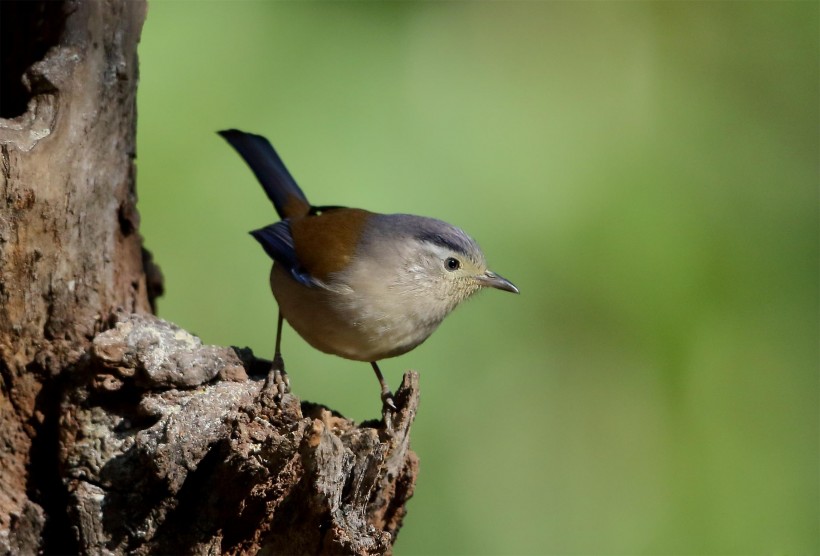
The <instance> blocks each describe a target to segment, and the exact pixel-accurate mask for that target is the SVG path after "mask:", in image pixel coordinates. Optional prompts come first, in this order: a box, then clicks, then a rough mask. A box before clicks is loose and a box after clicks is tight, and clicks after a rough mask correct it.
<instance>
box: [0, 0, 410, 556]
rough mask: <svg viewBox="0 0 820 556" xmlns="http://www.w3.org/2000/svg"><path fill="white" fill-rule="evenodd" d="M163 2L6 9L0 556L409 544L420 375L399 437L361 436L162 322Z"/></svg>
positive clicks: (238, 354)
mask: <svg viewBox="0 0 820 556" xmlns="http://www.w3.org/2000/svg"><path fill="white" fill-rule="evenodd" d="M145 9H146V5H145V2H144V0H74V1H66V2H52V1H30V2H5V1H4V2H0V25H1V26H2V29H0V35H2V41H3V43H2V57H3V59H2V68H0V71H2V85H1V86H0V116H1V117H0V158H1V160H0V463H2V473H0V553H13V554H34V553H37V552H44V553H74V552H79V553H86V554H98V553H114V554H125V553H129V554H130V553H142V554H148V553H157V552H162V553H198V554H205V553H207V554H220V553H253V552H259V551H261V552H264V553H268V554H276V553H288V554H293V553H350V554H376V553H387V552H390V549H391V546H392V543H393V542H394V540H395V537H396V535H397V533H398V530H399V528H400V526H401V521H402V517H403V516H404V512H405V502H406V501H407V500H408V499H409V497H410V496H411V495H412V491H413V485H414V483H415V478H416V474H417V460H416V457H415V455H414V454H413V452H412V451H411V450H410V448H409V433H410V426H411V424H412V421H413V418H414V416H415V412H416V408H417V404H418V377H417V375H415V374H414V373H409V374H408V375H406V376H405V380H404V382H403V384H402V387H401V388H400V389H399V391H397V395H396V402H397V405H398V407H399V409H398V412H397V413H396V416H395V417H394V422H393V429H392V431H388V430H386V429H385V428H384V427H383V425H382V424H380V423H365V424H362V425H359V426H356V425H355V424H354V423H352V422H351V421H348V420H347V419H344V418H343V417H341V416H340V415H339V414H337V413H335V412H332V411H329V410H327V409H326V408H323V407H321V406H318V405H315V404H310V403H307V402H301V403H300V402H299V400H298V399H297V398H296V397H295V396H292V395H290V394H286V395H284V396H278V395H274V394H275V393H274V392H272V391H270V389H267V388H265V387H264V380H262V378H261V377H260V374H261V375H264V374H265V372H266V370H267V366H268V365H269V363H268V362H266V361H264V360H259V359H256V358H254V357H253V354H252V353H250V351H249V350H239V349H236V348H222V347H217V346H203V345H202V344H201V342H199V340H198V339H197V338H196V337H194V336H192V335H190V334H188V333H187V332H185V331H184V330H181V329H179V328H177V327H175V326H174V325H172V324H170V323H167V322H165V321H162V320H160V319H157V318H156V317H154V316H153V315H152V314H151V313H152V305H153V300H154V298H155V297H156V296H157V295H159V294H160V293H161V290H162V281H161V275H160V274H159V270H158V269H157V267H156V266H154V265H153V263H152V262H151V257H150V254H148V252H147V251H145V250H144V249H143V248H142V239H141V237H140V235H139V233H138V229H139V216H138V213H137V210H136V194H135V169H134V156H135V129H136V128H135V125H136V111H135V98H136V82H137V56H136V46H137V42H138V40H139V34H140V30H141V28H142V23H143V21H144V18H145ZM21 77H22V80H21ZM20 83H22V86H19V84H20ZM249 375H251V376H253V377H256V378H250V379H249V378H248V376H249Z"/></svg>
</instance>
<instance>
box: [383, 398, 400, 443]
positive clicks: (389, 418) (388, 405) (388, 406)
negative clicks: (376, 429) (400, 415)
mask: <svg viewBox="0 0 820 556" xmlns="http://www.w3.org/2000/svg"><path fill="white" fill-rule="evenodd" d="M396 411H398V409H397V408H396V402H395V401H394V400H393V393H392V392H391V391H390V390H385V391H383V392H382V420H383V421H384V429H385V431H387V432H388V433H392V432H393V414H394V413H395V412H396Z"/></svg>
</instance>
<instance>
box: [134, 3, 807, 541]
mask: <svg viewBox="0 0 820 556" xmlns="http://www.w3.org/2000/svg"><path fill="white" fill-rule="evenodd" d="M818 6H819V5H818V3H816V2H656V3H646V2H628V3H626V2H625V3H601V2H595V3H569V2H556V3H550V2H475V3H468V2H443V3H434V2H397V3H382V2H351V3H316V2H313V3H296V2H293V3H290V2H275V3H266V2H227V1H224V2H199V3H192V2H162V1H155V2H151V5H150V9H149V15H148V19H147V22H146V25H145V29H144V33H143V38H142V43H141V45H140V58H141V70H140V73H141V82H140V90H139V151H138V165H139V166H138V167H139V196H140V205H139V206H140V211H141V214H142V231H143V234H144V235H145V238H146V242H147V246H148V247H149V249H151V250H152V251H153V253H154V255H155V258H156V260H157V261H158V262H159V264H160V265H161V266H162V269H163V271H164V273H165V279H166V289H167V293H166V296H165V297H164V298H163V299H161V300H160V303H159V312H160V315H161V316H163V317H165V318H167V319H170V320H172V321H174V322H176V323H178V324H180V325H182V326H184V327H186V328H188V329H190V330H193V331H195V332H198V333H199V334H200V335H201V336H202V338H203V339H204V340H205V341H206V342H209V343H216V344H232V345H240V346H244V345H248V346H250V347H252V348H253V349H254V351H255V352H256V353H258V354H259V355H261V356H265V357H270V355H271V352H272V349H273V337H274V331H275V328H274V325H275V318H276V307H275V303H274V301H273V299H272V297H271V296H270V294H269V291H268V286H267V276H268V270H269V260H268V258H267V257H266V256H265V254H264V252H263V251H262V250H261V248H260V247H259V246H258V245H257V244H256V243H255V242H254V241H253V239H252V238H251V237H250V236H248V235H247V231H248V230H251V229H254V228H257V227H260V226H263V225H266V224H268V223H270V222H273V221H274V220H275V219H276V217H275V214H274V212H273V210H272V208H271V207H270V205H269V204H268V203H267V200H266V199H265V197H264V195H263V193H262V190H261V189H260V188H259V186H258V185H257V184H256V183H255V182H254V179H253V177H252V175H251V173H250V172H249V171H248V169H247V168H246V167H245V166H244V165H243V163H242V162H241V160H240V159H239V157H238V156H236V154H235V153H234V152H232V151H231V149H229V148H228V146H227V145H226V144H224V142H223V141H222V140H221V139H220V138H218V137H217V136H216V134H215V133H214V132H215V131H216V130H219V129H223V128H229V127H237V128H240V129H244V130H247V131H254V132H258V133H262V134H264V135H266V136H268V137H269V138H270V139H271V141H272V142H273V143H274V145H276V147H277V149H278V150H279V151H280V153H281V154H282V157H283V158H284V160H285V161H286V163H287V164H288V166H289V168H290V169H291V171H292V172H293V174H294V175H295V176H296V178H297V180H298V181H299V182H300V184H301V185H302V187H303V189H304V190H305V191H306V192H307V194H308V196H309V197H310V198H311V200H312V201H313V202H314V203H316V204H343V205H348V206H360V207H365V208H369V209H371V210H375V211H380V212H409V213H416V214H423V215H427V216H434V217H438V218H442V219H444V220H447V221H449V222H452V223H454V224H457V225H459V226H461V227H463V228H464V229H465V230H467V231H468V232H469V233H471V234H472V235H473V236H474V237H475V238H476V239H477V240H478V241H479V242H480V243H481V244H482V246H483V247H484V250H485V252H486V254H487V257H488V259H489V260H490V262H491V265H492V267H493V269H495V270H496V271H498V272H500V273H501V274H503V275H504V276H507V277H509V278H510V279H512V280H513V281H514V282H515V283H516V284H517V285H518V286H519V287H520V289H521V291H522V294H521V296H518V297H516V296H512V295H509V294H504V293H500V292H495V291H493V292H488V293H485V294H482V295H481V296H480V297H479V299H477V300H475V301H472V302H470V303H469V304H468V305H467V306H465V307H463V308H460V309H459V310H458V311H456V313H455V314H454V315H452V316H451V317H450V318H449V319H448V321H447V322H445V323H444V325H443V326H442V327H441V329H440V330H439V331H438V332H437V333H436V334H434V335H433V337H432V338H431V339H430V341H429V342H427V343H426V344H425V345H423V346H421V347H420V348H419V349H417V350H416V351H413V352H411V353H410V354H407V355H405V356H403V357H401V358H399V359H394V360H388V361H385V362H384V364H383V365H382V369H383V370H384V371H385V374H386V375H387V377H388V380H389V382H390V383H391V384H392V385H393V386H394V387H395V386H397V385H398V383H399V381H400V377H401V373H402V371H403V370H405V369H407V368H415V369H418V370H419V371H420V372H421V379H422V380H421V384H422V394H423V399H422V406H421V411H420V413H419V416H418V421H417V424H416V427H415V429H414V437H413V446H414V448H415V449H416V451H417V452H418V453H419V455H420V457H421V465H422V467H421V470H422V472H421V478H420V481H419V483H418V486H417V492H416V496H415V498H414V499H413V500H412V501H411V503H410V507H409V515H408V517H407V519H406V521H405V528H404V529H403V530H402V533H401V535H400V536H399V539H398V542H397V546H396V553H397V554H399V555H401V554H753V553H757V554H761V553H768V554H808V553H818V552H820V538H819V535H820V533H818V519H819V517H818V516H820V508H818V504H819V502H818V500H820V495H819V494H820V493H819V485H818V470H819V469H820V462H819V461H818V460H819V457H818V451H819V447H818V439H820V431H819V430H818V395H819V394H820V392H819V391H818V338H820V333H819V332H820V331H818V306H819V303H820V301H819V299H818V238H819V237H820V230H819V229H818V207H820V204H818V165H819V158H818V157H819V156H820V155H819V154H818V153H820V141H819V140H818V122H819V121H820V114H819V113H818V106H820V103H819V101H820V91H818V84H819V83H820V75H819V73H818V68H819V67H820V59H818V57H819V55H818V53H819V52H820V44H818V29H820V27H819V26H818V18H819V14H818V11H819V8H818ZM284 353H285V359H286V361H287V363H288V368H289V370H290V372H291V378H292V382H293V386H294V389H295V393H296V394H297V395H299V396H301V397H302V398H304V399H309V400H312V401H316V402H321V403H324V404H327V405H329V406H331V407H333V408H336V409H338V410H341V411H342V412H343V413H345V414H346V415H348V416H350V417H353V418H355V419H358V420H362V419H366V418H371V417H375V416H377V415H378V410H379V403H380V402H379V396H378V386H377V383H376V380H375V379H374V377H373V376H372V372H371V370H370V367H369V366H368V365H364V364H361V363H355V362H350V361H345V360H341V359H338V358H333V357H329V356H326V355H323V354H321V353H317V352H315V351H313V350H311V349H310V348H309V347H308V346H307V345H306V344H305V343H304V342H303V341H302V340H301V339H299V338H298V337H297V336H296V335H295V333H293V332H292V331H291V330H286V335H285V339H284Z"/></svg>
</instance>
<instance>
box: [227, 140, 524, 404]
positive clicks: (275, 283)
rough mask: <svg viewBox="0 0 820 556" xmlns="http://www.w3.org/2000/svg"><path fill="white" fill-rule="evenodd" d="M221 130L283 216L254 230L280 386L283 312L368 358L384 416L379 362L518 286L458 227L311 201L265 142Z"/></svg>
mask: <svg viewBox="0 0 820 556" xmlns="http://www.w3.org/2000/svg"><path fill="white" fill-rule="evenodd" d="M219 134H220V135H221V136H222V137H223V138H224V139H225V140H226V141H228V143H230V144H231V146H233V148H234V149H236V150H237V152H239V154H240V155H241V156H242V158H243V159H244V160H245V162H246V163H247V164H248V166H250V168H251V170H253V173H254V174H255V175H256V178H257V179H258V180H259V182H260V183H261V184H262V187H263V188H264V190H265V193H267V195H268V198H269V199H270V200H271V201H272V202H273V206H274V207H275V208H276V212H277V213H279V216H280V217H281V218H282V220H280V221H279V222H277V223H275V224H271V225H270V226H266V227H264V228H260V229H258V230H254V231H252V232H251V234H252V235H253V237H254V238H256V240H257V241H258V242H259V243H261V244H262V247H263V248H264V249H265V251H266V252H267V254H268V255H270V257H271V258H272V259H273V261H274V264H273V268H272V269H271V274H270V286H271V290H272V291H273V296H274V297H275V298H276V302H277V303H278V304H279V322H278V326H277V331H276V351H275V355H274V359H273V366H272V369H271V378H272V380H273V381H274V383H275V384H276V387H277V388H278V389H279V391H280V392H281V393H284V392H285V391H287V390H288V389H289V383H288V379H287V375H286V374H285V365H284V361H283V360H282V353H281V339H282V319H285V320H287V321H288V323H289V324H290V325H291V326H292V327H293V329H294V330H296V332H298V333H299V335H300V336H302V338H304V339H305V341H307V342H308V343H309V344H310V345H311V346H313V347H314V348H316V349H318V350H320V351H323V352H325V353H330V354H333V355H338V356H339V357H344V358H346V359H353V360H355V361H367V362H369V363H370V364H371V365H372V366H373V370H374V371H375V372H376V376H377V377H378V379H379V384H380V386H381V397H382V402H383V404H384V411H385V414H387V412H388V411H389V408H395V405H394V403H393V399H392V393H391V392H390V389H389V388H388V386H387V383H386V382H385V380H384V377H383V376H382V373H381V371H380V370H379V366H378V365H377V361H380V360H382V359H386V358H388V357H395V356H396V355H401V354H403V353H407V352H408V351H410V350H411V349H413V348H414V347H416V346H418V345H419V344H421V343H422V342H423V341H424V340H426V339H427V338H428V337H429V336H430V334H432V333H433V331H434V330H435V329H436V328H437V327H438V325H439V324H440V323H441V321H442V320H443V319H444V317H446V316H447V315H448V314H449V313H450V311H452V310H453V309H455V307H456V306H457V305H458V304H459V303H461V302H462V301H464V300H465V299H467V298H468V297H470V296H471V295H473V294H474V293H476V292H477V291H478V290H480V289H481V288H484V287H492V288H497V289H500V290H504V291H508V292H513V293H518V288H516V287H515V286H514V285H513V284H512V282H510V281H509V280H507V279H505V278H502V277H501V276H499V275H498V274H495V273H494V272H491V271H490V270H488V269H487V263H486V261H485V259H484V254H483V253H482V251H481V248H479V246H478V244H476V242H475V241H473V239H472V238H471V237H470V236H468V235H467V234H466V233H464V232H463V231H462V230H461V229H459V228H456V227H455V226H451V225H450V224H447V223H446V222H442V221H441V220H436V219H433V218H425V217H423V216H411V215H409V214H377V213H373V212H368V211H366V210H362V209H353V208H345V207H338V206H325V207H316V206H313V205H311V204H310V203H309V202H308V200H307V198H306V197H305V194H304V193H302V190H301V189H300V188H299V186H298V185H296V182H295V181H294V179H293V177H291V175H290V173H289V172H288V170H287V169H286V168H285V165H284V164H283V163H282V160H281V159H280V158H279V155H277V154H276V151H275V150H274V149H273V147H272V146H271V144H270V143H269V142H268V140H267V139H265V138H264V137H261V136H259V135H253V134H250V133H245V132H242V131H238V130H235V129H231V130H226V131H220V132H219Z"/></svg>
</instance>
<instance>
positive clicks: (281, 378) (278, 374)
mask: <svg viewBox="0 0 820 556" xmlns="http://www.w3.org/2000/svg"><path fill="white" fill-rule="evenodd" d="M263 389H264V390H266V391H269V392H272V393H273V394H274V396H275V397H276V398H277V399H281V398H282V396H284V395H285V394H290V378H289V377H288V373H286V372H285V362H284V361H283V360H282V356H281V355H279V354H277V355H276V356H274V358H273V363H272V364H271V367H270V372H269V373H268V376H267V378H266V379H265V385H264V387H263Z"/></svg>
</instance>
